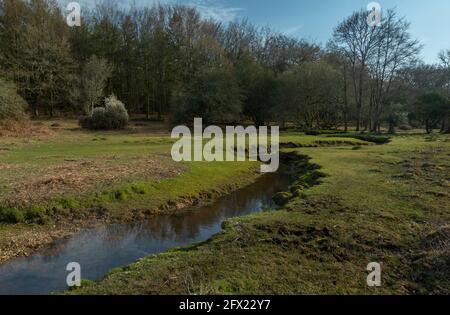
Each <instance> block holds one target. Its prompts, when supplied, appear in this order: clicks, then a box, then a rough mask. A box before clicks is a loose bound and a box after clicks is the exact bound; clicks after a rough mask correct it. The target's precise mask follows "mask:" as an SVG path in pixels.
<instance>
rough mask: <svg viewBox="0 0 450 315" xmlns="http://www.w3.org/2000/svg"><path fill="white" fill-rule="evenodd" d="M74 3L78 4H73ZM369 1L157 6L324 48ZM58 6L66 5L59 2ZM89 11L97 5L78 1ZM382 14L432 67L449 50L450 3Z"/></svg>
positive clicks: (386, 4)
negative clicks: (394, 16)
mask: <svg viewBox="0 0 450 315" xmlns="http://www.w3.org/2000/svg"><path fill="white" fill-rule="evenodd" d="M71 1H76V0H71ZM116 1H117V2H119V3H121V4H122V5H123V6H127V5H129V4H130V3H133V2H134V3H136V4H137V5H138V6H142V5H148V4H152V3H155V2H157V1H156V0H116ZM371 1H372V0H160V1H159V2H161V3H180V4H189V5H194V6H196V7H198V8H199V10H200V11H201V12H202V13H203V15H206V16H210V17H214V18H215V19H218V20H222V21H224V22H228V21H232V20H234V19H238V18H248V19H249V20H250V21H251V22H253V23H255V24H257V25H260V26H267V25H269V26H271V27H272V28H273V29H275V30H278V31H280V32H283V33H286V34H289V35H291V36H295V37H298V38H305V39H308V40H312V41H314V42H316V43H322V44H324V43H326V41H327V40H328V39H329V38H330V36H331V34H332V31H333V28H334V27H335V26H336V25H337V24H338V23H339V22H340V21H341V20H342V19H344V18H345V17H346V16H348V15H350V14H351V13H352V12H353V11H355V10H359V9H361V8H365V7H367V4H368V3H369V2H371ZM60 2H62V3H65V2H70V1H69V0H60ZM78 2H79V3H80V4H81V5H82V6H84V5H88V6H89V5H92V4H93V3H95V0H78ZM377 2H379V3H380V4H381V6H382V8H393V7H395V8H397V11H398V13H399V14H400V15H401V16H405V17H406V19H407V20H408V21H409V22H411V33H412V35H413V37H415V38H416V39H418V40H420V42H421V43H422V44H423V45H424V48H423V51H422V56H423V58H424V60H425V61H426V62H428V63H433V62H436V60H437V54H438V53H439V51H440V50H443V49H450V1H448V0H378V1H377Z"/></svg>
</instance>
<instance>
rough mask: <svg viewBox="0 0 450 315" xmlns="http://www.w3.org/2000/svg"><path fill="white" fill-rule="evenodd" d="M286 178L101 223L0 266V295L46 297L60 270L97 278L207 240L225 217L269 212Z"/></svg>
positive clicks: (59, 287) (56, 288)
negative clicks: (72, 267) (143, 217)
mask: <svg viewBox="0 0 450 315" xmlns="http://www.w3.org/2000/svg"><path fill="white" fill-rule="evenodd" d="M288 185H289V178H288V176H286V175H283V174H267V175H264V176H263V177H261V178H260V179H259V180H258V181H257V182H255V183H254V184H252V185H250V186H248V187H245V188H243V189H240V190H238V191H236V192H234V193H231V194H229V195H227V196H225V197H223V198H221V199H219V200H217V201H215V202H214V203H211V204H208V205H202V206H196V207H191V208H188V209H186V210H185V211H184V210H183V213H182V214H177V215H162V216H156V217H152V218H150V219H148V220H147V221H143V222H138V223H133V224H120V225H107V226H103V227H100V228H96V229H90V230H83V231H81V232H80V233H78V234H76V235H74V236H72V237H70V238H69V239H65V240H58V241H56V242H54V243H53V244H51V245H50V246H48V247H46V248H44V249H42V250H40V251H38V252H36V253H35V254H33V255H32V256H29V257H23V258H17V259H14V260H11V261H9V262H7V263H5V264H3V265H1V266H0V294H49V293H52V292H60V291H63V290H65V289H66V288H67V287H66V277H67V274H68V273H69V272H68V271H66V266H67V264H68V263H70V262H78V263H79V264H80V265H81V276H82V278H83V279H90V280H99V279H101V278H102V277H103V276H104V275H105V274H106V273H107V272H108V271H110V270H111V269H113V268H115V267H119V266H125V265H128V264H130V263H133V262H135V261H136V260H138V259H139V258H142V257H145V256H148V255H150V254H156V253H161V252H164V251H167V250H168V249H170V248H173V247H178V246H185V245H189V244H192V243H197V242H201V241H205V240H207V239H209V238H210V237H211V236H213V235H214V234H217V233H218V232H220V230H221V225H222V223H223V221H225V220H226V219H227V218H230V217H237V216H243V215H247V214H250V213H253V212H259V211H262V210H263V209H266V208H274V207H275V205H274V203H273V201H272V196H273V195H274V194H275V193H276V192H279V191H283V190H285V189H286V188H287V187H288Z"/></svg>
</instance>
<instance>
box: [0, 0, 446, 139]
mask: <svg viewBox="0 0 450 315" xmlns="http://www.w3.org/2000/svg"><path fill="white" fill-rule="evenodd" d="M83 9H84V8H83ZM419 51H420V44H419V43H418V42H417V41H415V40H413V39H412V38H411V36H410V34H409V24H408V23H407V22H406V21H405V20H404V19H402V18H398V17H397V16H396V14H395V11H392V10H389V11H386V13H385V14H384V15H383V21H382V24H381V26H379V27H371V26H369V25H368V24H367V12H366V11H358V12H355V13H354V14H353V15H351V16H350V17H348V18H346V19H345V20H344V21H343V22H342V23H340V24H339V25H337V27H336V29H335V30H334V34H333V37H332V38H331V39H330V41H329V43H328V44H327V45H326V46H325V47H321V46H320V45H317V44H314V43H310V42H307V41H305V40H299V39H295V38H292V37H289V36H286V35H284V34H281V33H279V32H275V31H273V30H271V29H269V28H267V27H265V28H260V27H256V26H254V25H252V24H251V23H249V22H248V21H246V20H241V21H235V22H232V23H226V24H224V23H221V22H219V21H214V20H212V19H205V18H202V17H201V15H200V13H199V12H198V11H197V10H196V9H195V8H193V7H189V6H182V5H153V6H149V7H147V8H133V7H131V8H130V9H127V10H123V9H120V8H119V6H117V5H115V4H114V2H111V1H107V2H104V3H101V4H99V5H97V6H96V7H95V8H94V9H93V10H91V11H89V12H87V11H86V10H83V11H82V24H81V26H79V27H72V28H71V27H69V26H68V25H67V24H66V21H65V16H64V12H63V8H60V7H59V5H58V4H57V3H56V1H51V0H30V1H24V0H0V77H1V80H0V85H2V86H3V85H4V86H5V88H4V89H0V91H3V90H7V89H12V87H11V86H12V84H15V88H16V89H17V92H18V94H19V95H20V96H21V97H22V98H23V99H24V100H25V101H26V102H27V103H28V107H29V112H30V113H31V114H32V115H35V116H38V115H39V114H42V113H44V114H46V115H51V116H52V115H55V114H56V113H68V112H74V113H79V114H82V113H84V114H86V115H90V114H91V113H92V111H93V109H94V108H95V107H98V106H102V105H103V104H102V103H103V98H104V97H105V96H109V95H111V94H115V95H116V96H117V98H118V99H120V100H121V101H122V102H123V103H124V104H125V106H126V107H127V109H128V111H129V113H131V114H146V115H147V117H148V118H150V117H153V116H154V117H156V118H159V119H162V117H166V116H168V117H170V119H171V120H172V121H173V122H176V123H179V122H192V120H193V118H194V117H202V118H203V119H204V121H205V122H206V123H229V122H238V121H244V120H248V121H252V122H254V123H255V124H257V125H262V124H268V123H279V124H280V125H282V126H285V125H287V124H291V125H295V126H297V127H300V128H304V129H330V128H338V127H345V128H347V127H348V126H356V127H357V128H358V130H362V129H367V130H371V131H377V130H380V127H381V125H382V124H385V125H386V126H389V128H390V130H391V131H394V129H395V127H397V126H405V128H406V126H408V127H409V126H411V125H412V126H413V127H427V129H429V130H431V129H432V128H436V127H439V128H441V129H442V130H443V131H445V130H448V129H450V126H449V124H448V116H449V102H448V97H449V95H450V52H443V53H442V54H441V56H440V57H441V60H442V63H441V64H440V65H425V64H423V63H421V62H420V61H419V60H417V55H418V53H419ZM0 87H1V86H0ZM20 106H21V108H23V104H22V105H20ZM0 115H1V111H0Z"/></svg>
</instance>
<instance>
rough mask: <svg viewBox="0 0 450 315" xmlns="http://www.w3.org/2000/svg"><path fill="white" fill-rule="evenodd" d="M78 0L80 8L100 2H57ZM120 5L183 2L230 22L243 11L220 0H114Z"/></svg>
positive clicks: (139, 5) (207, 14)
mask: <svg viewBox="0 0 450 315" xmlns="http://www.w3.org/2000/svg"><path fill="white" fill-rule="evenodd" d="M72 1H73V2H78V3H80V5H81V7H82V8H85V7H88V8H92V7H94V6H95V4H96V3H98V2H102V1H101V0H58V2H59V3H60V4H61V5H63V6H64V7H65V6H66V5H67V4H68V3H69V2H72ZM116 1H117V3H118V4H119V5H120V6H121V7H124V8H126V7H129V6H130V5H132V4H135V5H136V6H138V7H142V6H150V5H152V4H155V3H167V4H183V5H188V6H193V7H196V8H197V9H198V10H199V12H200V13H201V14H202V16H204V17H206V18H213V19H215V20H217V21H222V22H230V21H233V20H235V19H236V18H238V17H239V12H241V11H243V10H244V9H243V8H238V7H229V6H226V5H225V4H224V3H223V1H222V0H159V1H158V0H116Z"/></svg>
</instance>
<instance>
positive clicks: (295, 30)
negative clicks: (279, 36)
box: [283, 25, 303, 36]
mask: <svg viewBox="0 0 450 315" xmlns="http://www.w3.org/2000/svg"><path fill="white" fill-rule="evenodd" d="M302 28H303V26H302V25H297V26H292V27H288V28H286V29H285V30H284V31H283V33H284V34H286V35H290V36H293V35H296V34H298V32H300V30H301V29H302Z"/></svg>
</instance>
